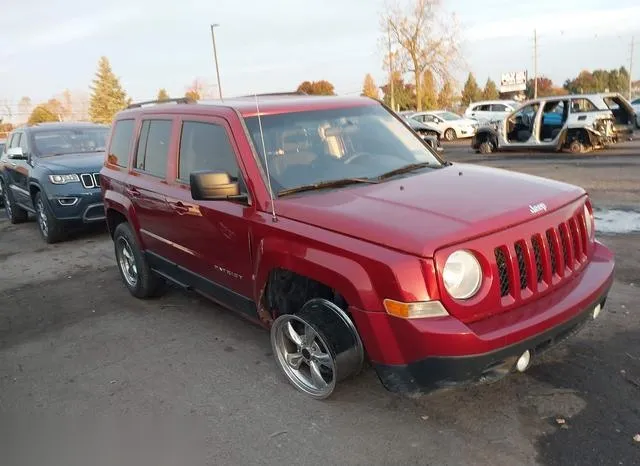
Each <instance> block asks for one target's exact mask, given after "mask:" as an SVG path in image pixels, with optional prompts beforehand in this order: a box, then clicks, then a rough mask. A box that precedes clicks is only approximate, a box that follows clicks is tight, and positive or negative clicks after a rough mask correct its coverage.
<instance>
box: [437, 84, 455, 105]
mask: <svg viewBox="0 0 640 466" xmlns="http://www.w3.org/2000/svg"><path fill="white" fill-rule="evenodd" d="M438 107H439V108H441V109H447V110H450V109H451V107H453V86H452V85H451V83H450V82H449V81H445V83H444V85H443V86H442V89H440V94H438Z"/></svg>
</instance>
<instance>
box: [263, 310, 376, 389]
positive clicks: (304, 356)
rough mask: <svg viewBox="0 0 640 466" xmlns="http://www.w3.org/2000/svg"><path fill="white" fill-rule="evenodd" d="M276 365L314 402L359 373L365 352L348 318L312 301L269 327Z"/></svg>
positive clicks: (339, 311) (340, 311)
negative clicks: (339, 383) (313, 399)
mask: <svg viewBox="0 0 640 466" xmlns="http://www.w3.org/2000/svg"><path fill="white" fill-rule="evenodd" d="M271 348H272V350H273V355H274V358H275V360H276V364H277V365H278V367H279V368H280V370H281V372H282V373H283V374H284V376H285V377H286V378H287V380H288V381H289V383H291V384H292V385H293V386H294V387H295V388H296V389H297V390H299V391H301V392H302V393H304V394H306V395H308V396H310V397H311V398H315V399H319V400H322V399H325V398H328V397H329V396H331V394H332V393H333V391H334V390H335V388H336V384H337V383H338V382H341V381H343V380H345V379H347V378H349V377H352V376H354V375H356V374H357V373H359V372H360V371H361V370H362V367H363V365H364V349H363V346H362V341H361V340H360V336H359V335H358V331H357V330H356V328H355V326H354V325H353V323H352V322H351V319H350V318H349V316H348V315H347V314H346V313H345V312H344V311H343V310H342V309H340V308H339V307H338V306H336V305H335V304H334V303H332V302H330V301H327V300H325V299H312V300H310V301H307V303H306V304H305V305H304V306H302V309H301V310H300V311H299V312H297V313H295V314H283V315H281V316H280V317H278V318H277V319H276V320H275V321H274V322H273V325H272V326H271Z"/></svg>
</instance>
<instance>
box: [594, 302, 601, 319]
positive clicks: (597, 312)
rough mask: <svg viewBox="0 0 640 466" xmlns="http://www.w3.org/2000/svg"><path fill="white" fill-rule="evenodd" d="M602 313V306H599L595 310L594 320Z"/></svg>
mask: <svg viewBox="0 0 640 466" xmlns="http://www.w3.org/2000/svg"><path fill="white" fill-rule="evenodd" d="M600 311H602V305H600V304H598V305H597V306H596V307H595V308H593V318H594V319H597V318H598V316H599V315H600Z"/></svg>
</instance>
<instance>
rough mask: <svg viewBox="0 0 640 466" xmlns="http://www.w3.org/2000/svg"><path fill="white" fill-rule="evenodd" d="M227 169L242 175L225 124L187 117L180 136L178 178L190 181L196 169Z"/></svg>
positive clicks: (232, 174)
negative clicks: (203, 121)
mask: <svg viewBox="0 0 640 466" xmlns="http://www.w3.org/2000/svg"><path fill="white" fill-rule="evenodd" d="M199 170H205V171H216V172H226V173H228V174H229V175H230V176H231V177H233V178H236V179H237V178H239V176H240V169H239V167H238V162H237V160H236V156H235V153H234V151H233V148H232V146H231V142H230V141H229V137H228V136H227V131H226V130H225V128H224V127H222V126H220V125H216V124H214V123H202V122H197V121H185V122H184V123H183V125H182V136H181V137H180V164H179V167H178V179H179V180H181V181H185V182H188V181H189V175H190V174H191V173H192V172H194V171H199Z"/></svg>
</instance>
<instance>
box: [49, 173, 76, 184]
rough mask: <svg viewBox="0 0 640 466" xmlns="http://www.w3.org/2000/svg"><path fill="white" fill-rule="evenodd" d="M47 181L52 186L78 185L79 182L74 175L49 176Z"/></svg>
mask: <svg viewBox="0 0 640 466" xmlns="http://www.w3.org/2000/svg"><path fill="white" fill-rule="evenodd" d="M49 181H51V182H52V183H53V184H66V183H78V182H80V177H79V176H78V175H76V174H75V173H72V174H70V175H49Z"/></svg>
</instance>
